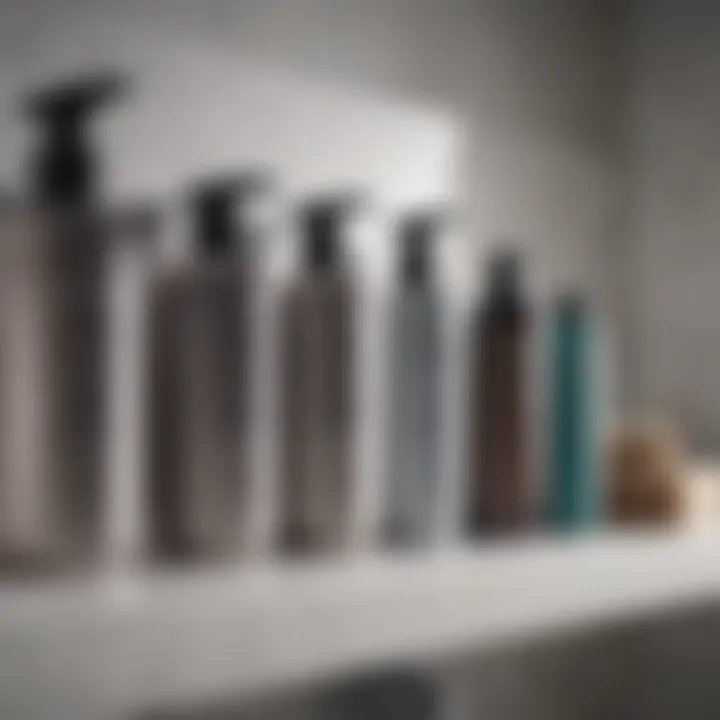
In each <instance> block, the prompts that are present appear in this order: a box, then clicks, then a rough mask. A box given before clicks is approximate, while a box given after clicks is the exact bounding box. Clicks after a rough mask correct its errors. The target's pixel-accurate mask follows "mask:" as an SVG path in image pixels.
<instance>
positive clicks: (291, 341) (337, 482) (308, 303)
mask: <svg viewBox="0 0 720 720" xmlns="http://www.w3.org/2000/svg"><path fill="white" fill-rule="evenodd" d="M356 207H357V199H356V197H355V196H348V195H341V196H333V197H327V198H321V199H318V200H313V201H310V202H308V203H306V204H305V205H304V206H303V207H302V208H301V210H300V233H301V238H302V252H301V255H302V258H301V268H300V271H299V273H298V275H297V277H296V278H295V280H294V282H293V283H292V284H291V285H290V287H289V288H288V291H287V295H286V297H285V298H284V301H283V308H282V313H283V319H282V321H281V323H282V329H281V333H282V335H281V340H280V343H281V346H280V352H281V363H282V374H283V382H282V387H281V425H282V428H281V436H282V457H281V459H280V461H281V477H280V495H281V499H280V502H281V510H280V542H281V545H282V546H283V548H284V549H285V550H288V551H291V552H293V551H300V552H306V551H324V550H333V549H338V548H340V547H342V546H344V545H345V544H346V543H347V542H348V539H349V538H348V534H349V531H350V522H351V510H352V493H351V489H352V488H351V482H352V467H351V466H352V438H353V415H354V413H353V405H354V402H353V400H354V399H353V385H354V373H355V367H354V334H355V321H356V317H355V316H356V302H355V300H356V298H355V297H354V295H355V288H354V283H353V277H352V272H351V268H350V267H348V263H347V262H346V261H345V258H344V257H343V245H344V243H345V241H346V240H347V237H346V234H347V229H348V221H349V220H350V219H351V217H352V214H353V213H354V212H355V210H356Z"/></svg>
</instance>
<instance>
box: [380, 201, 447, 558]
mask: <svg viewBox="0 0 720 720" xmlns="http://www.w3.org/2000/svg"><path fill="white" fill-rule="evenodd" d="M440 222H442V218H439V217H437V216H434V215H433V214H431V213H418V214H413V215H409V216H408V217H406V218H405V219H404V220H403V221H402V222H401V224H400V230H399V232H400V240H401V250H400V252H401V257H400V278H399V287H398V289H397V292H396V295H395V298H394V302H393V304H392V307H391V315H390V336H389V345H390V361H389V368H390V371H389V372H390V378H389V379H390V383H389V387H388V397H389V407H388V416H389V420H390V431H389V441H390V446H389V467H388V476H387V503H386V523H385V534H386V537H387V540H388V541H389V542H390V543H398V544H415V543H428V542H432V540H433V539H436V538H438V537H439V535H440V523H441V518H440V511H441V499H440V493H441V491H442V478H441V477H440V455H441V450H442V448H441V382H442V323H443V307H442V303H441V298H440V295H439V292H438V288H437V286H436V278H435V270H434V267H433V257H432V242H433V240H434V238H435V235H436V232H437V226H438V224H439V223H440Z"/></svg>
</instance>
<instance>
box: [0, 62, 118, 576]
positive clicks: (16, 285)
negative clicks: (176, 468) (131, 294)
mask: <svg viewBox="0 0 720 720" xmlns="http://www.w3.org/2000/svg"><path fill="white" fill-rule="evenodd" d="M121 89H122V83H121V81H120V79H119V78H118V77H116V76H110V77H96V78H89V79H83V80H77V81H73V82H70V83H67V84H66V85H62V86H60V85H57V86H53V87H50V88H47V89H45V90H42V91H40V92H37V93H36V94H34V95H33V96H32V97H30V99H29V100H28V101H27V103H26V105H25V111H26V113H27V114H28V115H29V116H30V117H32V118H34V119H37V120H39V121H40V122H41V123H42V125H43V128H44V131H45V137H46V140H45V143H44V144H43V145H42V146H41V147H40V149H39V151H38V154H37V156H36V157H35V159H34V163H33V164H32V167H31V170H32V181H33V183H32V184H33V187H32V191H33V192H32V199H31V201H30V202H29V203H27V204H25V205H23V206H20V205H17V206H15V208H14V209H12V210H10V211H8V212H6V213H5V215H4V216H3V220H2V229H1V230H0V236H1V238H0V241H1V244H2V247H1V252H2V262H1V263H0V267H1V269H0V272H1V273H2V280H1V282H0V292H1V293H2V298H1V303H0V334H1V336H2V339H1V340H0V559H1V562H2V566H3V567H4V568H11V569H17V570H25V569H27V568H31V569H32V568H38V567H41V568H48V567H50V566H53V567H55V566H63V567H64V566H66V565H68V564H69V565H75V564H76V562H78V561H84V560H90V559H92V558H95V557H96V556H97V555H98V553H99V551H100V550H101V549H102V546H103V543H104V540H103V532H104V528H103V526H104V521H105V515H106V512H105V509H106V508H105V502H106V493H107V487H106V473H105V451H106V444H107V437H106V432H107V424H106V423H107V410H108V402H107V377H106V371H107V367H108V357H107V333H108V324H109V322H110V317H109V308H108V294H109V278H110V273H111V272H112V269H113V268H112V256H111V251H112V250H113V247H114V243H115V242H116V241H117V238H118V232H117V231H118V230H119V227H120V225H122V224H123V222H124V221H123V218H121V217H120V216H119V215H118V216H115V217H113V216H112V214H111V213H109V212H107V211H105V210H104V209H103V208H102V207H101V203H100V202H99V201H98V198H97V189H98V183H97V177H96V175H97V169H98V168H97V163H96V160H95V157H94V154H93V152H92V151H91V149H90V147H89V145H88V141H87V138H86V135H85V125H86V121H87V119H88V117H89V116H90V115H91V113H92V112H93V111H95V110H97V109H98V108H100V107H101V106H102V105H104V104H106V103H107V102H108V101H109V100H111V99H113V98H114V97H116V96H117V95H118V94H119V92H120V91H121ZM120 234H122V233H120Z"/></svg>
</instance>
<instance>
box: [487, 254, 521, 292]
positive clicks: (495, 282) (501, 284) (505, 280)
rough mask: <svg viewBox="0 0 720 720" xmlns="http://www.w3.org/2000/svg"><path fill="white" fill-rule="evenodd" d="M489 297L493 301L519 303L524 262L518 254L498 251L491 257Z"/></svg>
mask: <svg viewBox="0 0 720 720" xmlns="http://www.w3.org/2000/svg"><path fill="white" fill-rule="evenodd" d="M489 287H490V292H489V295H490V297H491V298H492V299H493V300H499V301H507V302H519V301H520V298H521V295H522V262H521V258H520V255H519V253H518V252H516V251H515V250H510V249H503V250H497V251H496V252H495V253H493V254H492V255H491V257H490V263H489Z"/></svg>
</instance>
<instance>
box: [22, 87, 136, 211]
mask: <svg viewBox="0 0 720 720" xmlns="http://www.w3.org/2000/svg"><path fill="white" fill-rule="evenodd" d="M125 89H126V82H125V79H124V78H123V77H122V76H121V75H119V74H118V73H108V74H103V75H96V76H93V77H88V78H78V79H75V80H73V81H69V82H66V83H62V84H55V85H52V86H50V87H47V88H44V89H41V90H38V91H36V92H34V93H32V94H31V95H30V96H29V97H28V98H27V99H26V101H25V102H24V104H23V110H24V113H25V114H26V115H27V116H28V117H31V118H34V119H37V120H39V121H40V122H41V123H42V126H43V130H44V134H45V141H44V143H43V144H42V145H41V147H40V149H39V151H38V153H37V155H36V157H35V159H34V161H33V163H32V166H31V167H32V171H31V172H32V178H31V183H32V191H33V194H34V196H35V197H36V198H37V199H38V200H39V201H40V202H42V203H50V204H71V205H83V204H86V203H88V202H90V201H92V199H93V196H94V195H95V193H96V191H97V177H96V175H97V162H96V158H95V156H94V153H93V150H92V148H91V145H90V142H89V139H88V134H87V123H88V120H89V118H90V116H91V115H92V113H93V112H95V111H96V110H98V109H99V108H100V107H102V106H104V105H106V104H107V103H108V102H109V101H110V100H113V99H115V98H118V97H120V96H121V95H122V94H123V93H124V91H125Z"/></svg>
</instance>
